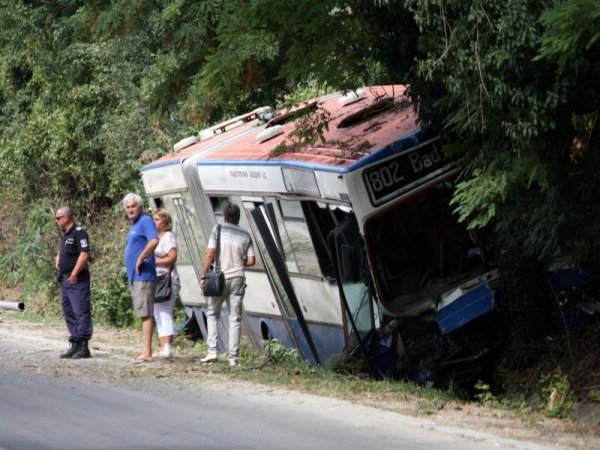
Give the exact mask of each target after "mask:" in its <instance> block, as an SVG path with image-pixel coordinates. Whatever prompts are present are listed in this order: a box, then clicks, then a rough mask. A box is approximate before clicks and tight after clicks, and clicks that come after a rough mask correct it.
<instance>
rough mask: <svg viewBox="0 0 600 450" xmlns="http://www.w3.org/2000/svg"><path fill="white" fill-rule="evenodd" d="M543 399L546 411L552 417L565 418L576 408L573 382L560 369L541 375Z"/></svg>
mask: <svg viewBox="0 0 600 450" xmlns="http://www.w3.org/2000/svg"><path fill="white" fill-rule="evenodd" d="M540 388H541V400H542V405H544V406H543V410H544V412H545V413H546V414H547V415H548V416H550V417H556V418H561V419H562V418H565V417H568V416H569V414H571V412H572V411H573V409H574V406H575V405H574V402H573V396H572V391H571V383H570V381H569V379H568V377H567V376H566V375H564V374H563V373H562V372H561V371H560V369H557V370H556V371H555V372H553V373H550V374H544V375H542V376H541V377H540Z"/></svg>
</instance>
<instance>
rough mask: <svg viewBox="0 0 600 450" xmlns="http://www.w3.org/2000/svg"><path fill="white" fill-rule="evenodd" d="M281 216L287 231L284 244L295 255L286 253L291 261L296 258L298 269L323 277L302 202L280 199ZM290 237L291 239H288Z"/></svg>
mask: <svg viewBox="0 0 600 450" xmlns="http://www.w3.org/2000/svg"><path fill="white" fill-rule="evenodd" d="M279 206H280V209H281V217H282V220H283V223H284V226H285V230H286V231H287V239H284V240H285V241H286V242H285V243H284V245H285V246H286V247H287V246H289V250H290V252H291V253H292V254H293V256H292V255H291V254H290V255H286V258H288V259H289V260H290V261H292V260H295V262H296V265H297V271H298V272H299V273H301V274H304V275H312V276H316V277H322V276H323V274H322V273H321V269H320V266H319V261H318V259H317V253H316V251H315V247H314V245H313V240H312V238H311V232H310V231H309V226H308V225H307V222H306V220H305V216H304V210H303V207H302V204H301V202H298V201H293V200H280V201H279ZM288 239H289V241H288Z"/></svg>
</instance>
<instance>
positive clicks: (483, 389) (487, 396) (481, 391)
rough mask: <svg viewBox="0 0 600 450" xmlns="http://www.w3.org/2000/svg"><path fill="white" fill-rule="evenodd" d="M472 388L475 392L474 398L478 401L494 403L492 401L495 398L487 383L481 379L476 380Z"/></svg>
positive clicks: (485, 403)
mask: <svg viewBox="0 0 600 450" xmlns="http://www.w3.org/2000/svg"><path fill="white" fill-rule="evenodd" d="M474 388H475V392H476V394H475V398H476V399H477V400H478V401H479V402H480V403H482V404H484V405H489V404H492V403H494V401H495V400H496V399H495V397H494V394H493V393H492V390H491V387H490V385H489V384H487V383H484V382H483V381H481V380H478V381H477V383H475V386H474Z"/></svg>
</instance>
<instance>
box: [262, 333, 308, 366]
mask: <svg viewBox="0 0 600 450" xmlns="http://www.w3.org/2000/svg"><path fill="white" fill-rule="evenodd" d="M264 356H265V359H266V360H267V361H270V362H273V363H276V364H281V363H283V362H287V363H291V364H302V363H304V362H305V361H303V359H302V358H301V356H300V355H299V354H298V352H297V351H296V350H294V349H291V348H289V347H286V346H285V345H283V344H282V343H281V342H279V341H278V340H277V339H272V340H269V341H265V342H264Z"/></svg>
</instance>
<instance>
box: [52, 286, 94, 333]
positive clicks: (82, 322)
mask: <svg viewBox="0 0 600 450" xmlns="http://www.w3.org/2000/svg"><path fill="white" fill-rule="evenodd" d="M60 287H61V297H62V310H63V315H64V316H65V322H66V324H67V330H68V331H69V336H70V337H69V340H70V341H71V342H80V341H88V340H89V339H90V338H91V337H92V331H93V329H92V315H91V306H90V278H89V275H88V276H82V277H81V278H80V279H79V280H78V281H77V283H74V284H71V283H70V282H69V280H68V279H67V277H66V276H63V279H62V281H61V284H60Z"/></svg>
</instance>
